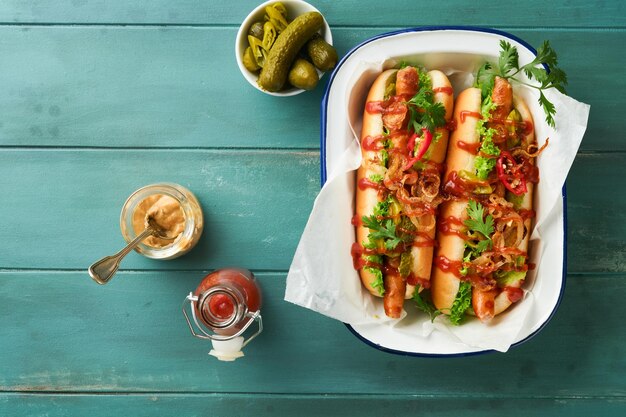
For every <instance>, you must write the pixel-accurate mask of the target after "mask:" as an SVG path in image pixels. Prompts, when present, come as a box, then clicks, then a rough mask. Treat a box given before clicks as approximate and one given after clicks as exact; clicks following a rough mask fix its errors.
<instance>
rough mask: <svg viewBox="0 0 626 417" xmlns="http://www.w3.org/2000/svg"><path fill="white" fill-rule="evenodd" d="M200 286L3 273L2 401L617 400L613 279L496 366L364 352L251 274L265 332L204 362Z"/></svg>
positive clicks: (584, 291)
mask: <svg viewBox="0 0 626 417" xmlns="http://www.w3.org/2000/svg"><path fill="white" fill-rule="evenodd" d="M203 275H204V274H203V273H198V272H180V271H169V272H164V271H156V272H142V273H127V272H126V273H121V274H120V276H118V277H116V278H115V279H114V281H112V282H111V284H110V285H107V286H104V287H101V286H98V285H97V284H95V283H93V282H92V281H91V280H90V278H89V277H87V275H86V274H84V273H79V272H45V271H41V272H11V271H7V272H0V293H1V294H2V300H3V302H2V303H0V351H2V352H3V354H2V355H1V356H0V369H3V372H2V374H0V391H53V392H76V391H81V392H94V393H97V392H109V393H123V392H145V393H149V392H170V393H172V392H183V393H185V392H195V393H274V394H325V393H334V394H372V395H391V396H395V395H416V394H418V395H420V396H422V397H425V396H439V395H442V394H443V395H445V396H446V397H476V398H484V399H485V400H487V399H489V398H494V397H496V398H518V399H524V398H529V397H541V398H572V397H585V398H597V397H602V398H612V399H615V400H622V401H623V399H624V396H626V380H625V379H624V378H623V375H624V372H625V371H626V359H625V358H626V346H625V345H624V344H623V343H614V340H615V338H616V337H617V335H621V334H624V332H625V331H626V324H624V321H623V319H622V314H621V312H620V311H619V308H609V309H607V306H619V305H620V303H621V300H623V298H624V297H625V296H626V287H625V286H624V285H623V282H624V279H625V278H626V277H625V276H624V275H623V274H622V275H615V276H607V275H577V276H572V275H570V276H569V277H568V282H567V286H566V290H565V295H564V298H563V302H562V304H561V307H560V308H559V310H558V311H557V313H556V315H555V317H554V318H553V319H552V321H551V322H550V323H549V324H548V326H547V327H546V328H545V329H544V330H543V331H541V332H540V333H539V334H538V335H537V336H535V337H534V338H533V339H531V340H530V341H528V342H526V343H525V344H522V345H521V346H519V347H517V348H514V349H512V350H510V351H509V352H508V353H506V354H499V353H492V354H486V355H479V356H473V357H467V358H450V359H433V358H415V357H404V356H398V355H391V354H388V353H383V352H380V351H378V350H376V349H374V348H371V347H369V346H367V345H365V344H363V343H361V342H360V341H359V340H357V339H356V338H355V337H354V336H353V335H352V334H351V333H350V332H349V331H348V330H347V329H346V328H345V327H344V326H343V325H342V324H341V323H339V322H337V321H334V320H331V319H328V318H325V317H323V316H321V315H319V314H316V313H312V312H310V311H308V310H306V309H303V308H300V307H297V306H295V305H292V304H289V303H286V302H285V301H283V294H284V279H285V275H284V274H273V273H258V274H257V277H258V279H259V283H260V285H261V288H262V291H263V295H264V297H265V299H264V306H263V307H262V314H263V319H264V324H265V330H264V332H263V333H262V334H261V336H260V337H259V338H258V339H257V340H255V341H254V343H251V344H250V345H249V346H248V347H247V348H246V352H245V353H246V357H245V358H244V359H243V360H240V361H236V362H234V363H220V362H217V361H215V360H213V358H210V357H208V356H207V354H206V352H207V351H208V349H209V345H208V344H207V343H206V342H205V341H202V340H200V339H196V338H193V337H192V336H191V334H190V333H189V330H188V329H187V327H186V323H185V321H184V318H183V316H182V313H181V311H180V307H181V304H182V301H183V299H184V297H185V296H186V294H188V292H189V291H192V290H193V289H194V288H195V286H196V285H197V284H198V283H199V281H200V280H201V278H202V276H203ZM51 300H54V302H52V301H51ZM582 304H584V308H582V307H581V305H582ZM590 341H591V342H590ZM416 375H417V376H419V377H417V376H416Z"/></svg>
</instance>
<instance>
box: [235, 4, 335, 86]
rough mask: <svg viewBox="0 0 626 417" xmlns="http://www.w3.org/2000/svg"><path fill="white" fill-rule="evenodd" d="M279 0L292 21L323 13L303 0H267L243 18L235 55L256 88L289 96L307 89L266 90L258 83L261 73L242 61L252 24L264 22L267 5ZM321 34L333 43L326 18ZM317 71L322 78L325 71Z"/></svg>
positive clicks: (248, 79)
mask: <svg viewBox="0 0 626 417" xmlns="http://www.w3.org/2000/svg"><path fill="white" fill-rule="evenodd" d="M277 2H280V3H282V4H284V5H285V8H286V9H287V20H288V21H290V22H291V21H292V20H293V19H295V18H296V17H298V16H300V15H301V14H303V13H307V12H318V13H320V14H321V12H320V11H319V10H317V9H316V8H315V7H313V6H311V5H310V4H309V3H307V2H305V1H301V0H271V1H266V2H265V3H263V4H260V5H258V6H257V7H256V8H255V9H254V10H252V11H251V12H250V14H249V15H248V16H246V18H245V19H244V20H243V23H242V24H241V26H240V27H239V31H238V32H237V40H236V41H235V56H236V59H237V65H238V66H239V70H240V71H241V74H242V75H243V76H244V78H245V79H246V80H247V81H248V82H249V83H250V85H252V86H253V87H254V88H256V89H257V90H259V91H262V92H263V93H265V94H269V95H272V96H277V97H287V96H294V95H296V94H300V93H301V92H303V91H305V90H302V89H300V88H295V87H291V88H288V89H285V90H282V91H278V92H275V93H274V92H270V91H265V90H263V89H262V88H261V87H259V85H258V84H257V79H258V78H259V75H258V74H257V73H253V72H250V71H248V69H247V68H246V67H245V66H244V65H243V61H242V57H243V53H244V51H245V50H246V48H247V47H248V46H249V44H248V30H249V29H250V26H252V24H254V22H259V21H260V22H262V21H263V15H265V7H266V6H269V5H270V4H274V3H277ZM320 34H321V35H322V37H323V38H324V40H325V41H326V42H327V43H329V44H330V45H332V44H333V37H332V35H331V33H330V27H329V26H328V22H326V19H324V26H323V27H322V30H321V31H320ZM317 73H318V74H319V76H320V78H321V77H322V75H323V74H324V73H323V72H321V71H319V70H318V72H317Z"/></svg>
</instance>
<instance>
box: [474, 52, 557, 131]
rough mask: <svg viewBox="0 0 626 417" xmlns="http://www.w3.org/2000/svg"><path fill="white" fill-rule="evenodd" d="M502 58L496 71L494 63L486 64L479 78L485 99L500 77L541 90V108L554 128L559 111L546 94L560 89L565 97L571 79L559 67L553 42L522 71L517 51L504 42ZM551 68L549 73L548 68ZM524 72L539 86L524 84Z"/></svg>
mask: <svg viewBox="0 0 626 417" xmlns="http://www.w3.org/2000/svg"><path fill="white" fill-rule="evenodd" d="M500 48H501V51H500V56H499V58H498V63H497V65H496V66H495V67H494V66H493V65H492V64H491V63H488V62H487V63H485V64H484V65H483V66H482V67H481V68H480V69H479V70H478V74H477V76H476V84H477V86H479V87H480V88H481V90H482V94H483V97H485V96H487V95H488V94H489V92H490V91H491V90H492V89H493V84H494V80H495V78H496V76H499V77H502V78H506V79H509V80H514V81H516V82H518V83H520V84H524V85H526V86H528V87H531V88H535V89H537V90H539V104H540V105H541V107H542V108H543V111H544V113H545V114H546V122H547V123H548V124H549V125H550V126H552V127H554V126H555V124H554V115H555V114H556V108H555V107H554V104H552V102H550V100H548V99H547V98H546V96H545V95H544V93H543V92H544V90H547V89H549V88H556V89H557V90H558V91H560V92H561V93H565V86H566V85H567V75H566V74H565V72H564V71H563V70H562V69H561V68H559V67H558V59H557V56H556V52H555V51H554V49H552V47H551V46H550V42H548V41H544V42H543V44H542V45H541V47H539V48H538V49H537V56H536V57H535V59H533V60H532V61H531V62H529V63H528V64H526V65H523V66H522V67H520V66H519V54H518V52H517V48H516V47H515V46H513V45H511V44H510V43H509V42H507V41H505V40H501V41H500ZM544 66H545V67H547V69H546V68H545V67H544ZM520 72H523V73H524V74H526V76H527V77H528V79H529V80H534V81H536V82H537V83H539V85H536V84H531V83H527V82H524V81H521V80H520V79H519V78H518V77H517V75H518V74H519V73H520Z"/></svg>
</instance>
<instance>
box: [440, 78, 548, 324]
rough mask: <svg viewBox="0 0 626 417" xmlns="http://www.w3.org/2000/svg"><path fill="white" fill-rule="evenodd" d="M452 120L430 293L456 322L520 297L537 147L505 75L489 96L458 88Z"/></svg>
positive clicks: (484, 315)
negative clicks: (443, 200) (445, 198)
mask: <svg viewBox="0 0 626 417" xmlns="http://www.w3.org/2000/svg"><path fill="white" fill-rule="evenodd" d="M454 121H455V122H456V130H455V131H454V132H453V133H452V135H451V138H450V143H449V147H448V153H447V159H446V172H445V180H444V184H443V190H444V192H445V193H447V194H448V195H449V196H450V199H449V200H448V201H446V202H445V203H443V204H442V205H441V207H440V214H439V223H438V227H437V242H438V245H437V251H436V254H435V258H434V262H433V264H434V267H433V276H432V285H431V296H432V301H433V303H434V306H435V307H436V308H437V309H438V310H439V311H440V312H442V313H444V314H448V315H449V316H450V319H451V321H452V322H453V323H458V322H459V321H460V320H462V318H463V316H464V315H465V314H475V315H476V316H477V317H478V318H479V319H480V320H481V321H483V322H487V321H489V320H491V319H492V318H493V317H494V316H496V315H497V314H500V313H501V312H503V311H505V310H506V309H507V308H509V307H510V306H511V305H512V304H513V303H514V302H516V301H518V300H519V299H521V298H522V296H523V290H522V289H521V286H522V284H523V282H524V279H525V276H526V272H527V271H528V269H529V267H532V266H531V265H530V264H529V262H528V259H529V258H528V241H529V237H530V233H531V226H532V224H531V223H532V219H533V217H534V212H533V210H532V208H533V188H534V185H535V184H536V183H537V182H538V181H539V172H538V169H537V168H536V167H535V164H534V158H535V157H536V156H537V155H538V154H539V153H540V151H541V150H538V149H537V145H536V141H535V136H534V125H533V119H532V115H531V113H530V111H529V109H528V107H527V106H526V104H525V103H524V101H523V100H522V99H521V98H519V97H518V96H516V95H515V94H514V93H513V89H512V87H511V84H510V83H509V82H508V81H507V80H506V79H504V78H500V77H496V78H495V81H494V83H493V86H492V87H491V88H490V89H489V90H488V91H487V94H485V93H484V92H481V89H478V88H469V89H467V90H464V91H463V92H461V93H460V94H459V96H458V97H457V100H456V103H455V109H454ZM544 146H545V145H544Z"/></svg>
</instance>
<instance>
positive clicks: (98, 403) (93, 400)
mask: <svg viewBox="0 0 626 417" xmlns="http://www.w3.org/2000/svg"><path fill="white" fill-rule="evenodd" d="M624 407H626V402H625V400H624V399H623V398H527V399H511V398H447V397H437V398H429V397H423V396H420V395H406V396H393V397H385V396H354V395H345V396H338V395H314V396H310V395H307V396H297V395H267V394H262V395H240V394H228V395H212V394H158V393H155V394H145V395H141V394H140V395H137V394H131V395H123V396H119V395H116V396H103V395H59V394H36V395H35V394H18V395H12V394H0V411H2V410H5V411H6V412H7V413H8V414H6V415H11V416H14V417H19V416H28V417H31V416H34V415H46V416H47V417H57V416H58V417H67V416H85V415H89V416H93V417H98V416H100V415H102V416H110V415H113V414H123V415H132V416H134V417H143V416H146V417H152V416H154V415H155V414H157V413H158V414H160V415H161V414H163V415H176V416H179V417H186V416H198V415H211V416H229V417H237V416H242V417H247V416H251V415H254V416H259V417H261V416H276V415H283V416H296V415H297V416H300V417H307V416H311V417H318V416H320V415H323V416H344V415H359V416H362V417H368V416H372V417H378V416H380V415H381V413H384V414H385V415H394V416H409V415H411V416H413V415H428V416H433V417H458V416H459V415H463V416H466V417H473V416H502V415H503V414H504V413H506V415H507V416H511V417H516V416H520V417H525V416H529V415H550V416H554V417H559V416H564V417H587V416H590V415H602V416H603V417H612V416H615V417H618V416H620V417H621V416H623V414H624ZM383 410H384V411H383Z"/></svg>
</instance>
